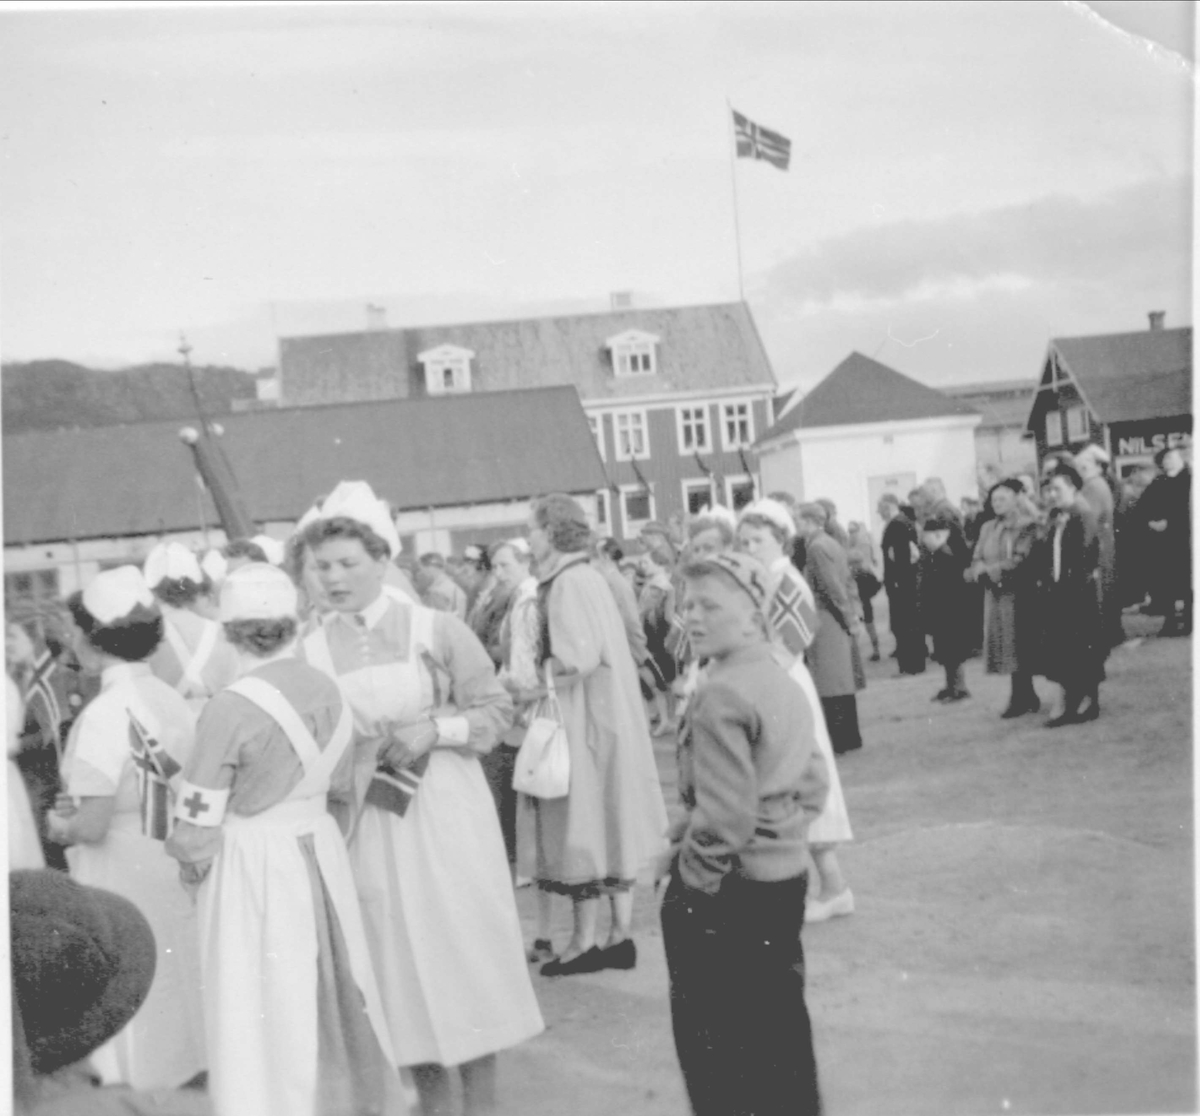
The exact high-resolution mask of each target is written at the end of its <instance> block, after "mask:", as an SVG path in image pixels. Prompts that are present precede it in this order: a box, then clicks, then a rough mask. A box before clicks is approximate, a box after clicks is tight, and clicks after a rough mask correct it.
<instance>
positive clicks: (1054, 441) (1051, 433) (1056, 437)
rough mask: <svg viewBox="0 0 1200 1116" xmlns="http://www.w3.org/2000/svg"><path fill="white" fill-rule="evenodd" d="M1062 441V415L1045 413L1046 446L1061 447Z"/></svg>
mask: <svg viewBox="0 0 1200 1116" xmlns="http://www.w3.org/2000/svg"><path fill="white" fill-rule="evenodd" d="M1062 441H1063V431H1062V413H1061V412H1060V411H1047V412H1046V445H1048V446H1061V445H1062Z"/></svg>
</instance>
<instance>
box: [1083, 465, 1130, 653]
mask: <svg viewBox="0 0 1200 1116" xmlns="http://www.w3.org/2000/svg"><path fill="white" fill-rule="evenodd" d="M1109 461H1110V458H1109V456H1108V451H1107V450H1104V449H1102V448H1101V447H1100V446H1096V445H1088V446H1084V447H1083V449H1081V450H1080V451H1079V452H1078V453H1077V454H1076V455H1075V468H1076V470H1077V471H1078V473H1079V475H1080V477H1082V478H1083V488H1082V489H1080V496H1081V497H1082V498H1083V501H1084V503H1085V504H1087V506H1088V507H1089V508H1091V510H1092V514H1093V516H1094V517H1095V520H1094V525H1095V531H1096V538H1097V542H1098V543H1099V546H1100V593H1101V600H1100V608H1101V614H1102V616H1103V620H1104V633H1105V638H1106V639H1107V640H1108V645H1109V647H1116V646H1118V645H1119V644H1121V643H1123V642H1124V640H1125V630H1124V628H1122V626H1121V602H1120V600H1119V599H1118V596H1117V531H1116V518H1117V517H1116V509H1117V503H1116V497H1115V495H1114V493H1113V489H1112V487H1111V485H1110V483H1109V478H1108V472H1107V470H1108V466H1109Z"/></svg>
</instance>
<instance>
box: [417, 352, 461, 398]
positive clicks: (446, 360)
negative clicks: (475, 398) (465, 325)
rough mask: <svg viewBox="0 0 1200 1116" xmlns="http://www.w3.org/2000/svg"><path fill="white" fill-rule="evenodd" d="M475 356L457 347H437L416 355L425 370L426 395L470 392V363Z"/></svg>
mask: <svg viewBox="0 0 1200 1116" xmlns="http://www.w3.org/2000/svg"><path fill="white" fill-rule="evenodd" d="M474 356H475V354H474V353H473V352H472V351H471V350H470V349H461V348H459V347H458V346H457V345H439V346H438V347H437V348H436V349H428V350H426V351H425V352H423V353H419V354H418V355H417V360H418V361H420V362H421V365H422V366H423V367H424V369H425V391H426V393H427V394H428V395H453V394H455V393H457V392H464V391H470V390H471V361H472V359H473V358H474Z"/></svg>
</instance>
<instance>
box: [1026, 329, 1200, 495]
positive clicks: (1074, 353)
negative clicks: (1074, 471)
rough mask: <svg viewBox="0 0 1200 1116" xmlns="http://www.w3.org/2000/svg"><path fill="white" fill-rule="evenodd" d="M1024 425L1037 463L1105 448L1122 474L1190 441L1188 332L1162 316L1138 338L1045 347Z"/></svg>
mask: <svg viewBox="0 0 1200 1116" xmlns="http://www.w3.org/2000/svg"><path fill="white" fill-rule="evenodd" d="M1026 427H1027V429H1028V430H1029V432H1030V434H1031V435H1032V437H1033V438H1034V440H1035V442H1036V444H1037V455H1038V461H1039V462H1040V461H1041V460H1042V459H1044V458H1045V456H1046V455H1047V454H1048V453H1051V452H1053V451H1054V450H1078V449H1080V448H1082V447H1083V446H1084V445H1086V444H1087V443H1088V442H1096V443H1097V444H1099V445H1102V446H1104V447H1105V448H1106V449H1107V450H1108V451H1109V453H1110V454H1112V457H1113V463H1114V466H1115V467H1116V469H1117V471H1118V472H1119V474H1120V475H1121V476H1127V475H1128V474H1130V473H1132V472H1134V471H1135V470H1136V469H1138V468H1139V467H1140V466H1141V465H1143V464H1145V463H1147V462H1149V461H1151V460H1152V459H1153V457H1154V455H1155V454H1156V453H1157V452H1158V451H1159V450H1160V449H1166V448H1167V447H1170V446H1175V447H1179V448H1181V449H1187V448H1188V447H1190V446H1191V442H1192V329H1191V326H1186V327H1183V328H1179V329H1164V328H1163V318H1162V314H1160V313H1157V312H1155V313H1152V314H1151V315H1150V328H1149V329H1147V330H1141V331H1140V332H1137V333H1109V334H1100V335H1097V336H1092V337H1059V338H1055V339H1054V340H1053V341H1051V342H1050V345H1049V348H1048V349H1047V351H1046V359H1045V361H1044V362H1043V364H1042V373H1041V378H1040V380H1039V381H1038V388H1037V394H1036V396H1035V397H1034V400H1033V405H1032V407H1031V408H1030V410H1029V417H1028V419H1027V421H1026Z"/></svg>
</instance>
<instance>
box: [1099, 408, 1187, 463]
mask: <svg viewBox="0 0 1200 1116" xmlns="http://www.w3.org/2000/svg"><path fill="white" fill-rule="evenodd" d="M1108 435H1109V439H1110V441H1109V444H1110V445H1111V447H1112V452H1113V455H1114V456H1115V457H1153V456H1154V455H1155V454H1156V453H1158V451H1159V450H1164V449H1181V450H1182V449H1187V448H1188V447H1189V446H1191V444H1192V417H1191V415H1176V416H1174V417H1172V418H1165V419H1148V420H1146V421H1145V422H1114V423H1113V424H1112V425H1111V426H1110V427H1109V428H1108Z"/></svg>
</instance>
